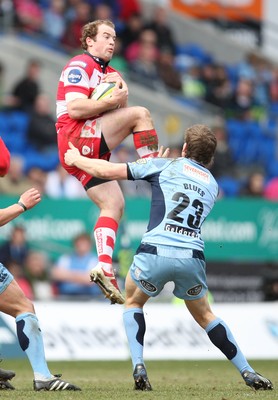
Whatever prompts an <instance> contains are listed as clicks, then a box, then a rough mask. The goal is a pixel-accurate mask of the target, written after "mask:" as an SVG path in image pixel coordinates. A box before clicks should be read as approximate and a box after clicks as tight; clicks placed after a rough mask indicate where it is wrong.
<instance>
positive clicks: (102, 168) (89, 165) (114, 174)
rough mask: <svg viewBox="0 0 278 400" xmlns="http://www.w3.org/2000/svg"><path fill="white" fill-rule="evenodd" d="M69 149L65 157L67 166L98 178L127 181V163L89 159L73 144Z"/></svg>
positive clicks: (70, 144)
mask: <svg viewBox="0 0 278 400" xmlns="http://www.w3.org/2000/svg"><path fill="white" fill-rule="evenodd" d="M69 147H70V148H69V149H68V150H67V152H66V153H65V156H64V159H65V163H66V164H67V165H69V166H72V165H74V166H75V167H77V168H79V169H82V171H85V172H87V173H88V174H90V175H92V176H94V177H96V178H101V179H109V180H114V179H115V180H118V179H127V165H126V164H125V163H111V162H108V161H105V160H98V159H92V158H87V157H84V156H82V155H81V154H80V152H79V150H78V149H77V148H76V147H75V146H74V145H73V144H72V143H71V142H69Z"/></svg>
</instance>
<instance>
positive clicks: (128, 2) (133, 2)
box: [117, 0, 142, 25]
mask: <svg viewBox="0 0 278 400" xmlns="http://www.w3.org/2000/svg"><path fill="white" fill-rule="evenodd" d="M117 3H118V4H119V8H120V9H119V18H120V20H121V21H123V22H124V23H125V25H128V21H129V20H130V18H132V17H133V16H134V15H137V16H139V15H141V11H142V10H141V4H140V1H139V0H118V1H117Z"/></svg>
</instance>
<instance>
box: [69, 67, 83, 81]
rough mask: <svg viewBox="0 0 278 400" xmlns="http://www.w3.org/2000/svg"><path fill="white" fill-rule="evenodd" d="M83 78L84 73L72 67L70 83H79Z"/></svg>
mask: <svg viewBox="0 0 278 400" xmlns="http://www.w3.org/2000/svg"><path fill="white" fill-rule="evenodd" d="M81 79H82V74H81V72H80V71H79V69H75V68H74V69H71V70H70V72H69V74H68V81H69V82H70V83H79V82H80V81H81Z"/></svg>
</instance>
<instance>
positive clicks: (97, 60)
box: [84, 50, 109, 72]
mask: <svg viewBox="0 0 278 400" xmlns="http://www.w3.org/2000/svg"><path fill="white" fill-rule="evenodd" d="M84 54H87V56H89V57H91V58H93V60H95V62H96V63H98V64H99V65H100V67H101V69H102V71H103V72H104V71H105V69H106V67H107V66H108V64H109V61H104V60H103V59H102V58H99V57H96V56H93V55H92V54H91V53H89V52H88V51H87V50H85V51H84Z"/></svg>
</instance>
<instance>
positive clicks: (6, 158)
mask: <svg viewBox="0 0 278 400" xmlns="http://www.w3.org/2000/svg"><path fill="white" fill-rule="evenodd" d="M10 157H11V156H10V152H9V150H8V149H7V147H6V145H5V143H4V142H3V139H2V138H1V137H0V176H4V175H6V174H7V173H8V170H9V167H10Z"/></svg>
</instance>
